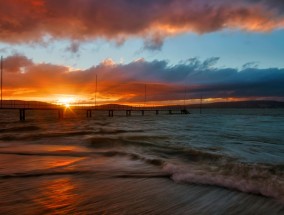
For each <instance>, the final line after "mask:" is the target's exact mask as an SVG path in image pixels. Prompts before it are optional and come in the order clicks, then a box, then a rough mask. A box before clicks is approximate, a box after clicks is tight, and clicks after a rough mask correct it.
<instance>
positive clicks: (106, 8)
mask: <svg viewBox="0 0 284 215" xmlns="http://www.w3.org/2000/svg"><path fill="white" fill-rule="evenodd" d="M0 4H1V7H0V30H1V31H0V41H2V42H7V43H26V42H42V41H43V38H44V37H45V36H50V37H51V38H53V39H70V40H75V41H85V40H93V39H97V38H104V39H108V40H116V41H117V42H121V41H124V40H125V39H127V38H129V37H142V38H144V39H145V48H150V49H159V48H160V47H161V45H162V44H163V39H164V38H165V37H168V36H172V35H176V34H179V33H183V32H196V33H207V32H213V31H218V30H222V29H225V28H230V29H231V28H236V29H244V30H249V31H267V30H273V29H277V28H283V26H284V24H283V20H284V19H283V3H282V1H280V0H279V1H276V0H273V1H268V0H262V1H261V0H240V1H228V0H211V1H207V0H143V1H142V0H115V1H114V0H103V1H102V0H0ZM73 48H75V50H76V47H73ZM73 50H74V49H73Z"/></svg>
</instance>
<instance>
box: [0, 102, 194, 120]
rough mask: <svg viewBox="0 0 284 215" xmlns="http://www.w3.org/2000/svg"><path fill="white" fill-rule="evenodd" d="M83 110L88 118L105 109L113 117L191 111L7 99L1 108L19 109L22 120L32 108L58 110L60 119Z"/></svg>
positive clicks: (171, 108)
mask: <svg viewBox="0 0 284 215" xmlns="http://www.w3.org/2000/svg"><path fill="white" fill-rule="evenodd" d="M68 109H69V110H73V111H75V110H83V111H86V116H87V118H91V117H92V112H96V111H105V112H107V113H108V116H109V117H113V116H114V115H115V112H122V111H124V112H125V115H126V116H131V115H132V113H133V112H139V113H141V115H143V116H144V115H145V113H146V112H150V111H151V112H154V113H155V114H156V115H159V114H160V113H161V112H164V113H168V114H169V115H172V114H189V111H188V110H187V108H186V107H185V106H182V105H174V106H145V105H144V106H143V105H141V106H129V105H118V104H107V105H93V104H86V103H81V104H80V103H72V104H68V105H62V104H52V103H43V102H24V101H6V102H5V103H2V106H1V107H0V110H19V116H20V120H21V121H24V120H26V111H27V110H29V111H32V110H56V111H58V116H59V118H60V119H62V118H64V112H66V110H68Z"/></svg>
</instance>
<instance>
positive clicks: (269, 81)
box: [0, 0, 284, 105]
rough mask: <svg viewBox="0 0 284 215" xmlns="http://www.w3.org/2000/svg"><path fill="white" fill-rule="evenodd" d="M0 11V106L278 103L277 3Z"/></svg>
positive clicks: (186, 0) (67, 5)
mask: <svg viewBox="0 0 284 215" xmlns="http://www.w3.org/2000/svg"><path fill="white" fill-rule="evenodd" d="M0 3H1V4H0V5H1V7H0V55H1V56H3V92H2V93H3V94H2V96H3V99H22V100H40V101H59V100H63V99H65V100H66V99H70V101H71V100H72V101H76V102H91V103H92V102H94V100H97V102H98V103H125V104H126V103H127V104H128V103H132V104H145V102H147V104H155V105H156V104H182V103H184V102H185V101H186V102H188V103H189V102H195V101H197V100H198V99H199V98H200V97H202V98H204V100H205V101H208V102H214V101H237V100H280V101H283V100H284V59H283V58H284V40H283V38H284V2H283V1H282V0H239V1H231V0H210V1H208V0H143V1H142V0H104V1H101V0H60V1H59V0H9V1H7V0H0ZM96 89H97V90H96Z"/></svg>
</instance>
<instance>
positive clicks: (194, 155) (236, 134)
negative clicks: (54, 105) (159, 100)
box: [0, 109, 284, 214]
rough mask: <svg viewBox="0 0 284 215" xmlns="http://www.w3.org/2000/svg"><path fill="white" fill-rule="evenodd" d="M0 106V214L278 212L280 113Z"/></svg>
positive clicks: (282, 205) (283, 153)
mask: <svg viewBox="0 0 284 215" xmlns="http://www.w3.org/2000/svg"><path fill="white" fill-rule="evenodd" d="M191 112H192V114H190V115H166V114H162V113H161V114H160V115H155V113H150V112H149V113H148V112H147V113H145V116H141V113H139V112H137V113H133V114H132V116H128V117H126V116H125V113H124V112H119V113H118V112H117V113H116V112H115V113H114V115H115V116H114V117H108V114H107V112H100V113H99V112H96V113H94V112H93V114H92V118H86V117H85V115H86V113H85V112H83V111H82V112H74V111H72V110H69V111H67V112H66V113H65V117H64V119H61V120H59V119H57V117H58V116H57V112H55V111H27V113H26V121H25V122H20V121H19V119H18V118H19V116H18V114H19V113H18V111H8V110H1V111H0V214H284V110H283V109H219V110H217V109H216V110H214V109H204V110H203V111H202V114H200V113H199V110H191Z"/></svg>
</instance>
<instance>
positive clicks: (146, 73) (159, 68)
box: [3, 54, 284, 103]
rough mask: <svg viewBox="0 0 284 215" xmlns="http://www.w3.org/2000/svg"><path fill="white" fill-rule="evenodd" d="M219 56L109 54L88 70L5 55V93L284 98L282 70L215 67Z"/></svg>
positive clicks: (123, 98) (125, 98) (131, 98)
mask: <svg viewBox="0 0 284 215" xmlns="http://www.w3.org/2000/svg"><path fill="white" fill-rule="evenodd" d="M217 61H218V58H209V59H207V60H205V61H204V62H201V61H199V60H198V59H196V58H193V59H189V60H188V61H187V62H185V63H180V64H177V65H174V66H170V65H169V64H168V63H167V62H166V61H152V62H147V61H144V60H138V61H133V62H131V63H128V64H115V63H114V62H113V61H112V60H110V59H108V60H106V61H103V62H102V63H101V64H99V65H97V66H94V67H91V68H89V69H86V70H74V69H72V68H70V67H67V66H61V65H53V64H47V63H39V64H36V63H34V62H33V61H31V60H30V59H28V58H26V57H25V56H22V55H18V54H16V55H13V56H9V57H7V58H5V59H4V62H3V63H4V74H3V77H4V79H3V80H4V81H3V83H4V86H3V89H4V95H3V96H4V99H28V100H31V99H34V98H37V100H54V99H55V98H56V97H57V95H74V96H75V97H77V98H79V99H81V100H84V99H85V100H88V101H94V98H95V92H96V77H97V81H98V86H97V87H98V91H97V101H99V102H103V101H107V102H110V103H112V102H120V103H125V102H127V103H130V102H134V103H144V100H145V85H146V97H147V101H148V102H158V103H159V102H161V101H177V100H181V101H183V100H184V98H185V97H186V98H193V99H194V98H200V96H201V95H202V96H203V98H204V99H206V98H249V97H251V98H257V97H259V98H264V97H267V98H268V97H269V98H273V97H275V98H276V97H277V98H282V99H284V94H283V92H284V70H283V69H277V68H270V69H257V68H255V67H252V68H250V67H249V66H248V65H249V64H246V65H247V66H245V67H244V69H243V70H242V71H241V72H240V71H239V70H237V69H232V68H226V69H224V68H222V69H218V68H215V67H214V65H215V64H216V62H217Z"/></svg>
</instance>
